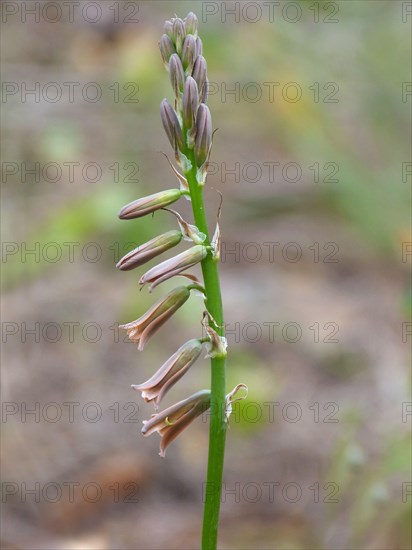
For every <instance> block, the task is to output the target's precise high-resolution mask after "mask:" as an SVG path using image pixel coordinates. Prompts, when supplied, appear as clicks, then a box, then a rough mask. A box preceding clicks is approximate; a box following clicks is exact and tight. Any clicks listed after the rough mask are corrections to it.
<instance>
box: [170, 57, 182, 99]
mask: <svg viewBox="0 0 412 550" xmlns="http://www.w3.org/2000/svg"><path fill="white" fill-rule="evenodd" d="M169 76H170V82H171V83H172V87H173V90H174V93H175V96H176V97H177V98H178V97H179V95H180V94H181V93H182V92H183V86H184V83H185V73H184V71H183V66H182V62H181V61H180V57H179V56H178V55H177V53H174V54H173V55H171V56H170V59H169Z"/></svg>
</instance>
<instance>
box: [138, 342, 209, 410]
mask: <svg viewBox="0 0 412 550" xmlns="http://www.w3.org/2000/svg"><path fill="white" fill-rule="evenodd" d="M201 352H202V343H201V341H200V340H196V339H193V340H189V341H188V342H186V343H185V344H183V346H181V347H180V348H179V349H178V350H177V351H176V352H175V353H174V354H173V355H172V356H171V357H169V359H168V360H167V361H166V363H164V364H163V365H162V366H161V367H160V369H159V370H158V371H157V372H156V373H155V374H154V375H153V376H152V377H151V378H149V380H147V381H146V382H143V384H138V385H133V386H132V388H133V389H135V390H138V391H140V392H142V397H143V399H144V400H145V401H146V403H150V401H153V404H154V406H155V409H156V410H157V408H158V406H159V403H160V401H161V400H162V399H163V397H164V396H165V395H166V393H167V392H168V391H169V390H170V388H171V387H172V386H174V384H176V382H177V381H178V380H180V378H182V376H183V375H184V374H185V373H186V372H187V371H188V370H189V368H190V367H191V366H192V365H193V363H194V362H195V361H196V359H197V358H198V357H199V355H200V354H201Z"/></svg>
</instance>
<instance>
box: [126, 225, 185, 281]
mask: <svg viewBox="0 0 412 550" xmlns="http://www.w3.org/2000/svg"><path fill="white" fill-rule="evenodd" d="M182 238H183V234H182V233H181V231H178V230H177V229H174V230H172V231H168V232H167V233H163V235H159V236H158V237H155V238H154V239H152V240H151V241H148V242H147V243H145V244H142V245H140V246H138V247H137V248H135V249H134V250H131V251H130V252H129V253H128V254H126V256H123V258H122V259H121V260H119V261H118V262H117V264H116V267H117V268H118V269H121V270H122V271H129V270H130V269H134V268H135V267H139V266H140V265H143V264H145V263H146V262H148V261H149V260H151V259H152V258H155V257H156V256H158V255H159V254H162V252H165V251H166V250H169V248H172V247H173V246H176V245H177V244H179V243H180V241H181V240H182Z"/></svg>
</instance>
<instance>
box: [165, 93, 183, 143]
mask: <svg viewBox="0 0 412 550" xmlns="http://www.w3.org/2000/svg"><path fill="white" fill-rule="evenodd" d="M160 117H161V119H162V122H163V127H164V129H165V132H166V134H167V137H168V138H169V141H170V144H171V146H172V147H173V150H174V151H176V148H178V149H180V150H183V135H182V129H181V127H180V123H179V120H178V118H177V115H176V112H175V110H174V109H173V107H172V106H171V105H170V103H169V102H168V100H167V99H164V100H163V101H162V102H161V104H160Z"/></svg>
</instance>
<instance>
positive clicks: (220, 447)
mask: <svg viewBox="0 0 412 550" xmlns="http://www.w3.org/2000/svg"><path fill="white" fill-rule="evenodd" d="M184 137H185V138H186V136H184ZM185 154H186V156H187V158H188V159H189V161H190V162H191V165H192V168H191V169H190V170H189V171H188V172H185V177H186V179H187V182H188V184H189V189H190V196H191V200H192V208H193V216H194V220H195V224H196V226H197V227H198V229H199V230H200V231H201V232H202V233H204V234H205V235H206V239H205V242H204V245H205V246H210V236H209V231H208V226H207V220H206V214H205V208H204V202H203V187H202V186H200V185H199V184H198V182H197V179H196V171H197V168H196V162H195V155H194V151H193V149H190V148H187V149H186V152H185ZM201 265H202V273H203V281H204V288H205V303H206V307H207V310H208V312H209V313H210V315H211V316H212V318H213V319H214V321H215V322H216V325H217V326H216V325H215V324H214V323H213V321H211V320H210V321H209V324H210V325H211V326H212V327H213V329H214V330H215V331H216V332H217V333H218V334H219V336H223V335H224V327H223V307H222V297H221V292H220V281H219V273H218V264H217V262H216V261H215V259H214V258H213V256H212V254H208V255H207V256H206V258H205V259H204V260H203V261H202V263H201ZM211 392H212V393H211V405H210V432H209V457H208V467H207V479H206V485H205V491H204V494H205V505H204V516H203V533H202V548H203V550H214V549H215V548H216V546H217V533H218V525H219V510H220V500H221V490H222V476H223V462H224V455H225V441H226V417H225V396H226V358H225V357H212V358H211Z"/></svg>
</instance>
